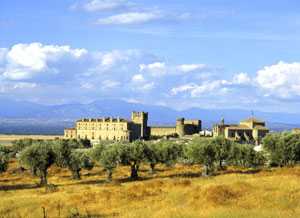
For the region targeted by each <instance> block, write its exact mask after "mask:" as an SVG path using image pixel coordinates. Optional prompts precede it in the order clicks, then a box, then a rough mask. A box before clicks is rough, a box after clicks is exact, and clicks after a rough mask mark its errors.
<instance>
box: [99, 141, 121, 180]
mask: <svg viewBox="0 0 300 218" xmlns="http://www.w3.org/2000/svg"><path fill="white" fill-rule="evenodd" d="M120 163H121V159H120V154H119V149H118V147H117V146H116V144H113V145H107V146H106V147H105V149H104V150H103V151H102V152H101V156H100V166H102V167H103V168H104V169H105V171H106V180H107V182H110V181H111V180H112V174H113V172H114V170H115V168H117V167H118V166H119V165H120Z"/></svg>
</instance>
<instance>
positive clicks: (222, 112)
mask: <svg viewBox="0 0 300 218" xmlns="http://www.w3.org/2000/svg"><path fill="white" fill-rule="evenodd" d="M0 105H1V106H0V118H2V119H1V121H0V133H1V124H2V125H4V124H5V122H4V121H5V120H8V119H7V118H11V119H10V120H11V121H13V120H14V121H15V123H16V124H17V123H18V122H25V123H28V125H29V124H30V120H32V119H33V120H32V123H35V125H36V124H37V123H40V124H42V123H43V122H44V123H48V125H50V124H51V123H52V124H53V123H56V124H57V123H59V125H62V126H70V123H71V122H70V120H76V119H81V118H82V117H86V118H89V117H93V118H100V117H103V116H106V117H110V116H113V117H117V116H120V117H122V118H126V119H131V111H133V110H134V111H147V112H148V113H149V117H148V120H149V124H150V125H175V123H176V118H177V117H184V118H185V119H200V120H202V122H203V129H212V125H213V124H216V123H219V122H220V120H221V118H224V119H225V123H238V122H239V121H241V120H244V119H247V118H249V117H250V116H251V112H250V111H249V110H238V109H200V108H194V107H193V108H189V109H187V110H183V111H177V110H174V109H171V108H168V107H165V106H155V105H144V104H139V103H131V102H126V101H123V100H99V101H95V102H92V103H89V104H81V103H71V104H63V105H41V104H35V103H30V102H17V101H13V100H9V99H5V98H0ZM254 117H256V118H258V119H261V120H263V121H266V125H267V127H269V128H270V129H272V130H274V131H282V130H285V129H286V130H290V129H291V128H294V127H300V114H295V113H267V112H260V111H255V112H254ZM12 118H13V119H12ZM20 118H21V119H20ZM25 120H26V121H25ZM38 120H40V121H38ZM43 120H44V121H43ZM45 120H52V121H51V122H48V121H47V122H46V121H45ZM64 123H65V124H64ZM74 124H75V123H74Z"/></svg>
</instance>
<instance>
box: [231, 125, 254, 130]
mask: <svg viewBox="0 0 300 218" xmlns="http://www.w3.org/2000/svg"><path fill="white" fill-rule="evenodd" d="M226 129H240V130H251V128H250V127H249V126H246V125H230V126H228V127H226Z"/></svg>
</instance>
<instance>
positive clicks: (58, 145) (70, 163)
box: [52, 140, 94, 179]
mask: <svg viewBox="0 0 300 218" xmlns="http://www.w3.org/2000/svg"><path fill="white" fill-rule="evenodd" d="M52 148H53V152H54V154H55V163H56V165H57V166H59V167H64V168H65V167H67V168H68V169H69V170H70V171H71V173H72V178H73V179H81V175H80V171H81V170H82V169H87V170H91V169H92V168H93V166H94V163H93V162H92V161H91V160H90V158H89V155H88V154H87V153H86V152H82V151H75V150H74V149H73V148H72V147H71V145H70V144H69V141H67V140H55V141H54V142H53V145H52Z"/></svg>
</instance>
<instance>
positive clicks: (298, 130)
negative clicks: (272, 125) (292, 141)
mask: <svg viewBox="0 0 300 218" xmlns="http://www.w3.org/2000/svg"><path fill="white" fill-rule="evenodd" d="M291 132H292V133H300V129H298V128H294V129H292V131H291Z"/></svg>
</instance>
